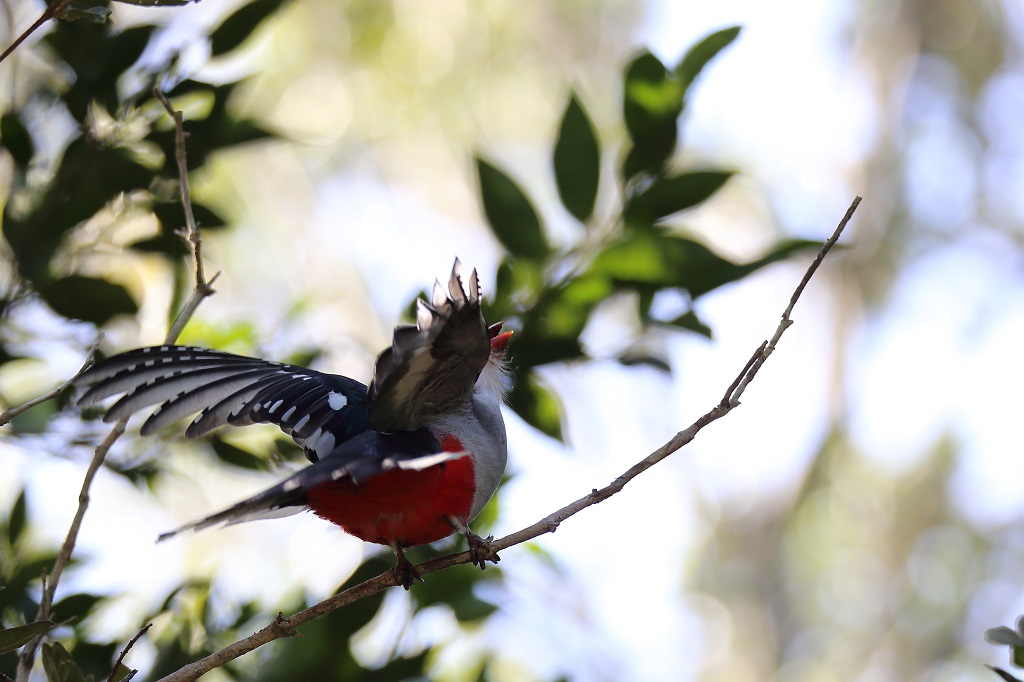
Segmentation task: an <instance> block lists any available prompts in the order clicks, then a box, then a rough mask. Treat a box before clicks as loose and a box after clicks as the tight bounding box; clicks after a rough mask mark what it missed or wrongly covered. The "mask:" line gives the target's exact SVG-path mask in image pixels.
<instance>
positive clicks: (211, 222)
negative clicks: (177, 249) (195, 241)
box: [153, 201, 225, 239]
mask: <svg viewBox="0 0 1024 682" xmlns="http://www.w3.org/2000/svg"><path fill="white" fill-rule="evenodd" d="M192 214H193V215H194V216H195V217H196V222H197V223H198V224H199V227H200V228H202V229H204V230H210V229H216V228H218V227H224V224H225V223H224V219H223V218H222V217H220V216H219V215H217V213H216V212H215V211H214V210H213V209H211V208H210V207H209V206H206V205H205V204H201V203H198V202H196V201H193V202H192ZM153 215H155V216H156V218H157V220H159V221H160V226H161V227H162V228H163V231H164V232H166V233H169V234H172V235H173V234H174V232H175V231H176V230H178V229H181V228H183V227H185V213H184V211H183V210H182V208H181V203H180V202H178V201H173V202H159V203H157V204H154V206H153ZM175 236H177V235H175ZM178 239H180V237H178Z"/></svg>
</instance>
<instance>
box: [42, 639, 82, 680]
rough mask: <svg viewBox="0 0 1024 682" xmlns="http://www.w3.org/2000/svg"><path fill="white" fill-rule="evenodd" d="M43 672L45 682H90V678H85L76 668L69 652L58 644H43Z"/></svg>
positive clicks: (79, 669) (76, 665) (80, 670)
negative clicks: (44, 673)
mask: <svg viewBox="0 0 1024 682" xmlns="http://www.w3.org/2000/svg"><path fill="white" fill-rule="evenodd" d="M43 671H44V672H46V679H47V682H92V679H93V678H92V676H91V675H90V676H88V677H87V676H86V675H84V674H83V673H82V669H81V668H79V667H78V664H77V663H75V661H74V659H72V658H71V652H69V651H68V650H67V649H65V648H64V645H63V644H61V643H60V642H46V643H45V644H43Z"/></svg>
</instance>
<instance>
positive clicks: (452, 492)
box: [308, 436, 475, 547]
mask: <svg viewBox="0 0 1024 682" xmlns="http://www.w3.org/2000/svg"><path fill="white" fill-rule="evenodd" d="M442 447H443V449H444V450H445V451H446V452H453V451H461V450H462V445H461V443H459V442H458V439H456V438H454V437H453V436H448V437H446V438H444V439H443V440H442ZM474 492H475V479H474V466H473V458H472V457H470V456H468V455H467V456H464V457H461V458H459V459H455V460H450V461H448V462H442V463H441V464H437V465H434V466H432V467H428V468H426V469H423V470H420V471H414V470H406V469H391V470H389V471H385V472H382V473H380V474H377V475H376V476H372V477H370V478H368V479H366V480H365V481H361V482H359V483H354V482H352V481H351V480H349V479H342V480H340V481H332V482H330V483H325V484H323V485H319V486H316V487H315V488H310V490H309V493H308V504H309V507H310V509H312V510H313V513H314V514H316V515H317V516H319V517H320V518H322V519H326V520H327V521H330V522H331V523H335V524H337V525H339V526H341V527H342V528H344V529H345V532H347V533H349V534H351V535H354V536H356V537H357V538H360V539H361V540H366V541H367V542H376V543H379V544H382V545H387V544H391V543H392V542H397V543H398V544H400V545H401V546H403V547H409V546H412V545H423V544H426V543H428V542H434V541H435V540H440V539H441V538H445V537H448V536H449V535H451V534H452V533H453V532H454V529H453V528H452V526H451V524H450V523H449V522H448V517H449V516H454V517H456V518H460V519H462V520H463V521H466V522H468V520H469V519H468V518H467V517H468V516H469V511H470V508H471V507H472V505H473V494H474Z"/></svg>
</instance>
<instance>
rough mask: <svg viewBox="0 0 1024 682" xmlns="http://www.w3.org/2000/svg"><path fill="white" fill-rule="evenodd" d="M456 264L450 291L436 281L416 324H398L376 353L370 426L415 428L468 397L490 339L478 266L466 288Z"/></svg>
mask: <svg viewBox="0 0 1024 682" xmlns="http://www.w3.org/2000/svg"><path fill="white" fill-rule="evenodd" d="M460 266H461V264H460V263H459V260H458V259H456V260H455V266H454V267H453V268H452V274H451V277H450V278H449V280H448V293H447V294H445V291H444V288H443V287H442V286H441V283H440V282H435V283H434V292H433V294H432V296H431V300H430V302H429V303H427V302H426V301H424V300H422V299H421V300H419V301H417V310H416V324H415V325H405V326H401V327H398V328H396V329H395V334H394V339H393V341H392V344H391V347H390V348H388V349H386V350H385V351H384V352H383V353H381V354H380V356H379V357H378V358H377V365H376V368H375V370H374V374H373V380H372V381H371V383H370V389H369V392H368V395H367V405H368V407H369V410H370V426H371V427H372V428H374V429H376V430H378V431H383V432H395V431H413V430H415V429H418V428H421V427H422V426H424V425H425V424H426V423H428V422H429V418H430V416H431V415H436V414H440V413H444V412H447V411H450V410H452V409H454V408H456V407H459V406H460V405H464V404H466V403H468V402H469V401H470V400H471V398H472V395H473V387H474V385H475V384H476V380H477V377H479V376H480V371H481V370H482V369H483V368H484V365H486V364H487V359H488V357H489V356H490V349H491V345H490V336H489V334H488V332H487V323H486V322H484V317H483V313H481V311H480V286H479V283H478V281H477V274H476V270H474V271H473V273H472V274H471V275H470V277H469V291H468V292H467V291H466V290H465V289H464V288H463V286H462V279H461V278H460V276H459V269H460Z"/></svg>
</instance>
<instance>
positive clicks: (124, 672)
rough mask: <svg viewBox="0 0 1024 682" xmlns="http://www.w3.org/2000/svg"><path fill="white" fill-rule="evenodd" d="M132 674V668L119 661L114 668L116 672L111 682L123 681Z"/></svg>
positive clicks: (111, 677)
mask: <svg viewBox="0 0 1024 682" xmlns="http://www.w3.org/2000/svg"><path fill="white" fill-rule="evenodd" d="M131 674H132V669H131V668H129V667H128V666H126V665H125V664H124V663H118V664H117V667H116V668H114V674H113V675H111V676H110V679H111V682H123V681H124V680H126V679H128V677H129V675H131Z"/></svg>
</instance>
